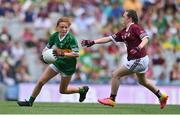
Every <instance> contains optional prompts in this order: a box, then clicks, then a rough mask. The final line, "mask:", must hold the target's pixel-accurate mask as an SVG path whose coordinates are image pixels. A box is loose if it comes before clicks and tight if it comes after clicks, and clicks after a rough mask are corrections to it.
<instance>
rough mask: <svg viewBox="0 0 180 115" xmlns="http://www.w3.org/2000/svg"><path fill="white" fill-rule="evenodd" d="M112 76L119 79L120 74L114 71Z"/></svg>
mask: <svg viewBox="0 0 180 115" xmlns="http://www.w3.org/2000/svg"><path fill="white" fill-rule="evenodd" d="M112 78H113V79H119V78H120V76H119V75H118V74H117V73H116V72H113V73H112Z"/></svg>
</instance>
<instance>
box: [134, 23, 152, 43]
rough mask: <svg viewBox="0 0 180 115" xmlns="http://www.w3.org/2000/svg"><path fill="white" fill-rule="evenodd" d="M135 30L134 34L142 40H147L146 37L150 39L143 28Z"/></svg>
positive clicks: (135, 28) (138, 27) (137, 27)
mask: <svg viewBox="0 0 180 115" xmlns="http://www.w3.org/2000/svg"><path fill="white" fill-rule="evenodd" d="M133 30H134V33H135V34H136V35H137V36H139V38H140V39H141V40H142V39H144V38H146V37H149V36H148V34H147V33H146V31H145V30H144V29H143V28H142V27H140V26H136V27H134V28H133Z"/></svg>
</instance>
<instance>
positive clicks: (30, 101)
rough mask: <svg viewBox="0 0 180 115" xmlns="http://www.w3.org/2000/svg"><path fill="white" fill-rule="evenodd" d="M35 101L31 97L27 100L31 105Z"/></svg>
mask: <svg viewBox="0 0 180 115" xmlns="http://www.w3.org/2000/svg"><path fill="white" fill-rule="evenodd" d="M35 99H36V98H34V97H32V96H31V97H30V98H29V103H30V104H31V105H32V104H33V102H34V100H35Z"/></svg>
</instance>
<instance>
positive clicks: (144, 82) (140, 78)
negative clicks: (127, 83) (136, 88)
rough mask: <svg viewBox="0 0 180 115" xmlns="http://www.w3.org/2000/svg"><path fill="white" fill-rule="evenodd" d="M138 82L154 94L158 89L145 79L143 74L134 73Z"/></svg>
mask: <svg viewBox="0 0 180 115" xmlns="http://www.w3.org/2000/svg"><path fill="white" fill-rule="evenodd" d="M136 75H137V78H138V81H139V83H140V84H141V85H143V86H144V87H146V88H148V89H149V90H150V91H152V92H153V93H154V94H155V93H156V92H157V91H158V89H157V88H156V87H155V85H153V84H152V83H151V82H150V81H149V80H148V79H147V78H146V77H145V74H144V73H136Z"/></svg>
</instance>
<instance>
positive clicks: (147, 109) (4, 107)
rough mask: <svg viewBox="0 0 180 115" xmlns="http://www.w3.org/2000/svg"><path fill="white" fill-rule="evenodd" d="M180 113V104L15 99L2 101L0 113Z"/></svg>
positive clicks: (0, 102)
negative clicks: (22, 103) (28, 104)
mask: <svg viewBox="0 0 180 115" xmlns="http://www.w3.org/2000/svg"><path fill="white" fill-rule="evenodd" d="M43 113H44V114H81V113H82V114H132V113H133V114H180V105H168V106H167V107H166V108H165V109H163V110H160V109H159V105H150V104H118V105H116V107H114V108H112V107H107V106H103V105H100V104H98V103H34V105H33V107H19V106H18V105H17V104H16V102H15V101H0V114H43Z"/></svg>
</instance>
